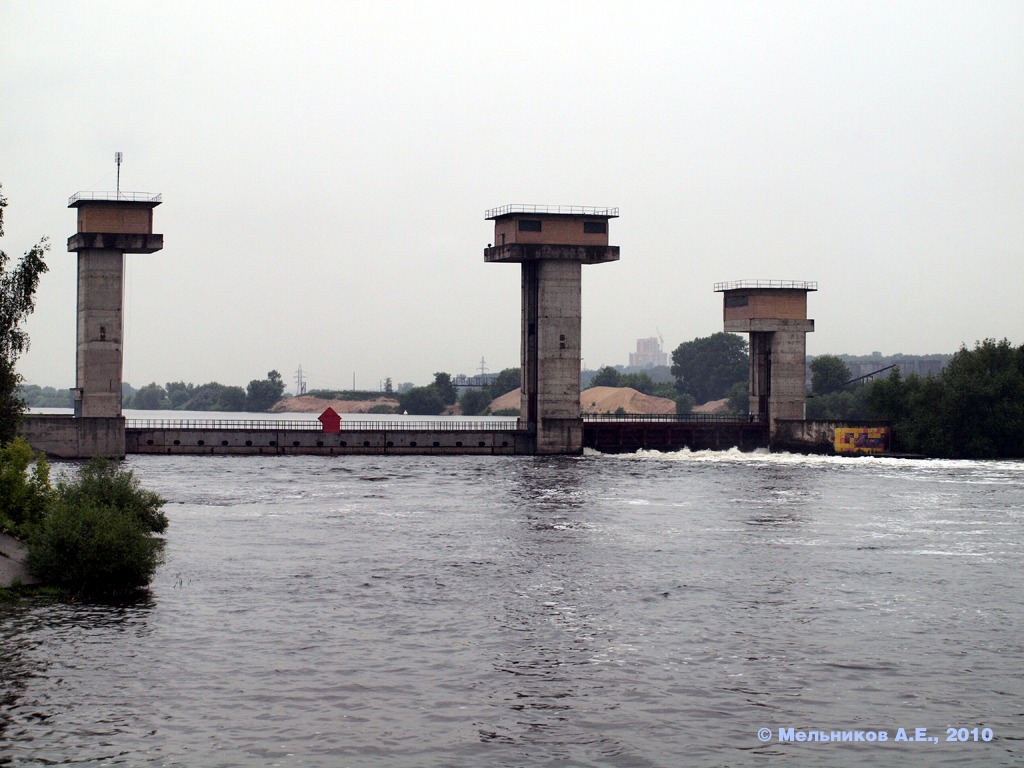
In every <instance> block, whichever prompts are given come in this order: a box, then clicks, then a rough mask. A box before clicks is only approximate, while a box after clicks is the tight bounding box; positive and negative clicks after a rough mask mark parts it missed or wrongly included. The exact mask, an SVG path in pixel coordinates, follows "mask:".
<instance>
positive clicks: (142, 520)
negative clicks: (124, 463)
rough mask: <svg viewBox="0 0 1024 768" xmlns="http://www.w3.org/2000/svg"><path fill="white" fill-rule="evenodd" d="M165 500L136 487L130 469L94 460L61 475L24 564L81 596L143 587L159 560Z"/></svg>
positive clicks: (151, 576) (31, 534)
mask: <svg viewBox="0 0 1024 768" xmlns="http://www.w3.org/2000/svg"><path fill="white" fill-rule="evenodd" d="M164 503H165V501H164V499H162V498H161V497H160V496H159V495H158V494H156V493H153V492H152V491H147V490H145V489H143V488H141V487H139V481H138V479H136V477H135V475H134V474H133V473H132V472H131V470H127V469H122V468H121V467H119V466H118V465H117V464H116V463H114V462H111V461H107V460H105V459H93V460H91V461H90V462H89V463H88V464H86V465H85V466H84V467H82V469H81V470H80V471H79V473H78V476H77V477H76V478H75V479H74V480H72V481H70V482H60V483H58V485H57V488H56V490H55V491H54V492H53V494H52V498H51V500H50V503H49V504H48V506H47V508H46V513H45V515H44V516H43V519H42V521H41V522H40V523H39V524H38V525H37V526H35V527H34V528H33V530H32V532H31V533H30V535H29V537H28V542H27V543H28V561H27V562H28V567H29V570H31V571H32V573H33V574H35V575H36V576H38V577H39V578H40V579H42V580H43V581H45V582H46V583H48V584H54V585H56V586H59V587H61V588H62V589H65V590H67V591H69V592H72V593H74V594H79V595H89V596H98V595H116V594H123V593H128V592H132V591H135V590H138V589H140V588H142V587H145V586H146V585H148V584H149V582H150V581H151V580H152V578H153V574H154V573H155V572H156V568H157V566H158V565H160V563H161V562H162V560H163V540H162V539H158V538H155V537H154V536H153V534H154V533H162V532H164V531H165V530H166V529H167V516H166V515H165V514H164V513H163V512H162V511H161V507H162V506H163V505H164Z"/></svg>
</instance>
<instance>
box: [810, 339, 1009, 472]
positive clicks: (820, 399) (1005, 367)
mask: <svg viewBox="0 0 1024 768" xmlns="http://www.w3.org/2000/svg"><path fill="white" fill-rule="evenodd" d="M819 361H820V362H819ZM844 377H845V378H846V379H847V381H848V378H849V371H848V370H846V369H845V364H844V363H843V362H842V360H839V359H838V358H835V357H834V356H828V355H826V356H823V357H821V358H816V359H815V360H813V361H812V362H811V388H812V392H811V397H810V398H809V399H808V404H807V418H809V419H828V420H841V419H880V420H885V421H888V422H890V423H891V424H892V439H893V450H895V451H897V452H902V453H911V454H920V455H922V456H929V457H936V458H951V459H997V458H1024V344H1022V345H1021V346H1019V347H1014V346H1013V345H1012V344H1011V343H1010V342H1009V341H1008V340H1007V339H1003V340H1002V341H996V340H995V339H985V340H984V341H980V342H976V343H975V345H974V348H973V349H967V347H961V348H960V350H959V351H958V352H957V353H956V354H954V355H953V356H952V357H951V358H950V360H949V362H948V363H947V364H946V367H945V368H944V369H943V370H942V371H941V373H939V374H937V375H934V376H918V375H916V374H911V375H909V376H905V377H904V376H903V375H902V374H901V373H900V371H899V369H898V368H896V369H894V370H893V371H892V372H891V373H890V374H889V375H887V376H886V377H884V378H878V379H875V380H874V381H870V382H867V383H862V382H852V383H844V382H843V381H842V379H844Z"/></svg>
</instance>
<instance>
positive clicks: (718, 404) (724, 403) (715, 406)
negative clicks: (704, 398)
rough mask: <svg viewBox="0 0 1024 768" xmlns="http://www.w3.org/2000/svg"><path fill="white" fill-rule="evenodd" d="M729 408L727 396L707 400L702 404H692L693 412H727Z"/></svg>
mask: <svg viewBox="0 0 1024 768" xmlns="http://www.w3.org/2000/svg"><path fill="white" fill-rule="evenodd" d="M728 410H729V398H727V397H726V398H722V399H721V400H709V401H708V402H706V403H704V404H703V405H695V406H693V412H694V413H727V412H728Z"/></svg>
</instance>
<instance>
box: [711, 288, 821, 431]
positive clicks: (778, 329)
mask: <svg viewBox="0 0 1024 768" xmlns="http://www.w3.org/2000/svg"><path fill="white" fill-rule="evenodd" d="M715 290H716V291H719V292H721V293H723V294H724V309H723V318H724V323H725V330H726V331H730V332H733V333H746V334H749V339H750V375H749V379H748V383H749V386H750V413H751V414H753V415H755V416H757V417H758V418H759V419H760V420H762V421H763V422H765V423H766V424H767V425H768V429H769V439H771V437H772V436H774V434H775V431H776V422H777V421H779V420H802V419H803V418H804V405H805V403H806V387H805V381H806V373H805V366H806V357H807V355H806V338H807V334H808V333H810V332H812V331H813V330H814V321H813V320H810V319H808V317H807V293H808V292H809V291H816V290H818V285H817V283H807V282H794V281H782V280H777V281H761V280H750V281H740V282H735V283H719V284H718V285H716V286H715Z"/></svg>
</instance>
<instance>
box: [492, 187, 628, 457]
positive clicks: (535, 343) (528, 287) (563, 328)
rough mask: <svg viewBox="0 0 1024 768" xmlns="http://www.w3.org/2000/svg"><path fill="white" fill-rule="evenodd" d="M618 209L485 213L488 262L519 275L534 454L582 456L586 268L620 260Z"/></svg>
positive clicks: (527, 418)
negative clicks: (614, 238) (615, 231)
mask: <svg viewBox="0 0 1024 768" xmlns="http://www.w3.org/2000/svg"><path fill="white" fill-rule="evenodd" d="M618 215H619V209H618V208H590V207H583V206H541V205H506V206H502V207H500V208H493V209H491V210H489V211H487V212H486V214H485V218H486V219H490V220H493V221H494V243H493V244H492V245H489V246H488V247H487V249H486V250H485V251H484V261H486V262H487V263H495V264H519V265H520V270H521V275H522V320H521V326H522V340H521V345H520V363H521V366H520V371H521V376H522V385H521V392H522V397H521V401H520V409H519V413H520V427H521V428H522V429H524V430H525V431H526V432H527V433H528V434H529V435H530V442H531V447H532V450H531V453H536V454H549V453H558V454H564V453H569V454H572V453H581V452H582V451H583V420H582V417H581V413H580V368H581V355H582V352H581V333H580V325H581V318H582V309H581V276H582V267H583V265H584V264H605V263H607V262H610V261H618V260H619V248H618V246H615V245H609V244H608V222H609V221H610V220H611V219H614V218H616V217H617V216H618Z"/></svg>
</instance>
